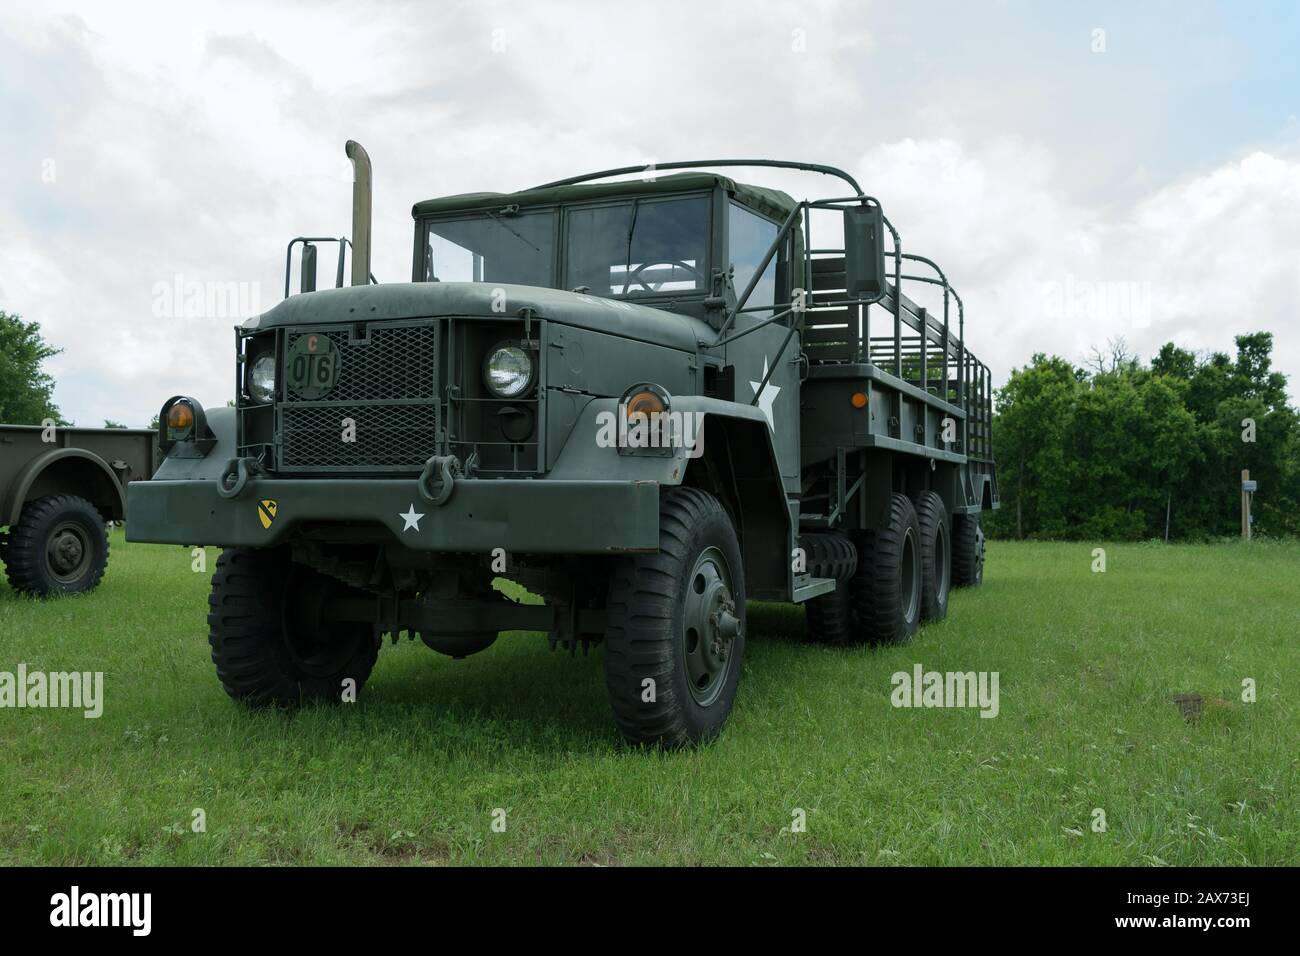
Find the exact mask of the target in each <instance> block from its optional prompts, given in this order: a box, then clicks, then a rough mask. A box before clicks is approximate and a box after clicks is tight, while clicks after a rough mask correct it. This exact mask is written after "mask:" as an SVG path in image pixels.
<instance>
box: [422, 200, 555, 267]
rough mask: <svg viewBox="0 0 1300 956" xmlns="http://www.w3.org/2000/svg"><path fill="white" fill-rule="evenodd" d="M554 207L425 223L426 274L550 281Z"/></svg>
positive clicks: (553, 248)
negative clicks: (426, 230) (426, 229)
mask: <svg viewBox="0 0 1300 956" xmlns="http://www.w3.org/2000/svg"><path fill="white" fill-rule="evenodd" d="M555 215H556V214H555V211H554V210H544V211H541V212H523V213H510V214H507V213H506V212H504V211H502V212H489V213H486V214H478V215H475V216H474V217H473V218H469V219H451V220H442V221H436V220H435V221H431V222H429V228H428V232H427V236H428V239H427V241H426V245H425V249H424V278H425V280H426V281H431V282H509V283H516V284H518V285H537V286H550V285H552V284H553V282H554V275H555Z"/></svg>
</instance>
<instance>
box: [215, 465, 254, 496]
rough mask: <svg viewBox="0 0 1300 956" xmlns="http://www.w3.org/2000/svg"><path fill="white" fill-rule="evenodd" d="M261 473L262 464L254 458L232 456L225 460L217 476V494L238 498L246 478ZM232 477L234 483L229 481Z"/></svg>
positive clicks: (245, 483)
mask: <svg viewBox="0 0 1300 956" xmlns="http://www.w3.org/2000/svg"><path fill="white" fill-rule="evenodd" d="M260 474H262V466H261V465H260V464H258V462H257V459H256V458H232V459H230V460H229V461H228V462H226V467H225V468H223V469H222V470H221V475H220V477H218V478H217V494H219V495H221V497H223V498H238V497H239V496H240V495H241V494H243V492H244V486H245V485H247V484H248V479H249V478H250V477H252V476H254V475H260ZM232 478H233V479H234V484H233V485H232V484H231V483H230V481H231V479H232Z"/></svg>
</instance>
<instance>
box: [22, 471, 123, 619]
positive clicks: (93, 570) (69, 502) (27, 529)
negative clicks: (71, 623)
mask: <svg viewBox="0 0 1300 956" xmlns="http://www.w3.org/2000/svg"><path fill="white" fill-rule="evenodd" d="M4 559H5V566H6V568H5V570H6V573H7V574H8V577H9V584H10V585H11V586H12V587H13V589H14V590H15V591H19V592H22V593H26V594H35V595H39V596H42V597H44V596H46V595H50V594H79V593H81V592H83V591H89V590H91V589H92V588H94V587H95V586H96V585H98V584H99V582H100V579H101V578H103V576H104V569H105V568H107V567H108V530H107V529H106V528H105V526H104V519H103V518H102V517H101V516H100V514H99V511H98V510H96V508H95V506H94V505H92V504H91V503H90V502H89V501H87V500H86V499H85V498H78V497H77V496H76V495H47V496H46V497H44V498H37V499H36V500H35V501H29V502H28V503H27V505H26V506H25V507H24V508H23V512H22V514H21V515H20V516H19V518H18V523H17V524H16V525H14V526H13V527H12V528H10V529H9V535H8V540H7V542H6V544H5V549H4Z"/></svg>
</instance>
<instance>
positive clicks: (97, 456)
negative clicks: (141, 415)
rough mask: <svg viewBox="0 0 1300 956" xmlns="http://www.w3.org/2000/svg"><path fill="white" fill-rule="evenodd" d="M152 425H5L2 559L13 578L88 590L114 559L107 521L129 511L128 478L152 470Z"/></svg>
mask: <svg viewBox="0 0 1300 956" xmlns="http://www.w3.org/2000/svg"><path fill="white" fill-rule="evenodd" d="M156 452H157V432H155V431H153V429H147V428H146V429H127V428H71V427H69V428H63V427H57V426H55V425H54V424H52V423H51V424H47V425H0V526H2V525H7V526H8V530H7V531H5V532H4V533H3V534H0V561H3V562H4V565H5V572H6V575H7V577H8V579H9V584H10V586H11V587H12V588H13V589H14V590H16V591H19V592H23V593H28V594H36V595H42V596H43V595H49V594H72V593H76V592H79V591H89V590H90V589H91V588H94V587H95V586H96V585H98V584H99V582H100V579H101V578H102V577H103V576H104V570H105V569H106V568H107V567H108V531H107V527H106V524H105V523H106V522H109V521H121V520H123V519H124V518H125V517H126V485H127V482H129V481H131V480H133V479H141V478H148V477H149V476H150V475H152V474H153V470H154V465H155V456H156Z"/></svg>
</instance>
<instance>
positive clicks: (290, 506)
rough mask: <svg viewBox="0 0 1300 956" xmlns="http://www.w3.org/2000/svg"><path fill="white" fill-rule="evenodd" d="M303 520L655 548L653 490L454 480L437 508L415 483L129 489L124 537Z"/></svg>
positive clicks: (267, 538)
mask: <svg viewBox="0 0 1300 956" xmlns="http://www.w3.org/2000/svg"><path fill="white" fill-rule="evenodd" d="M268 502H269V503H270V504H269V505H268V504H267V503H268ZM404 516H406V517H404ZM305 524H311V525H312V530H313V533H314V534H316V536H317V537H324V538H325V539H328V538H329V529H328V527H325V528H324V529H323V531H322V526H327V525H339V526H343V525H349V526H356V525H370V526H383V527H384V528H387V529H388V531H389V532H390V533H391V535H392V539H393V541H394V543H397V544H401V545H404V546H406V547H408V548H411V549H414V550H419V551H462V552H491V551H492V550H493V549H495V548H503V549H505V550H506V551H507V552H513V553H517V554H525V553H532V554H604V553H617V552H624V551H655V550H657V549H658V547H659V484H658V482H654V481H570V480H548V479H506V478H501V479H478V478H460V479H457V481H456V483H455V489H454V491H453V492H452V494H451V497H450V498H449V499H448V500H447V501H446V502H445V503H444V504H442V505H434V504H432V503H431V502H429V501H427V500H426V499H424V498H423V497H421V495H420V493H419V491H418V490H417V487H416V481H415V479H413V478H408V479H367V480H362V479H344V478H308V479H304V478H293V479H277V478H252V479H250V480H249V481H248V484H247V485H246V486H245V488H244V490H243V491H242V492H241V493H240V495H239V496H238V497H237V498H233V499H231V498H223V497H222V496H221V495H220V494H218V493H217V482H216V481H215V480H184V481H167V480H159V479H154V480H150V481H133V482H130V483H129V484H128V485H127V523H126V539H127V540H128V541H147V542H154V543H158V544H185V545H215V546H217V547H251V548H264V547H272V546H274V545H277V544H280V543H281V542H284V541H286V540H287V539H289V538H292V537H293V536H294V534H295V532H296V531H297V530H299V529H301V528H302V527H303V526H304V525H305Z"/></svg>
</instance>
